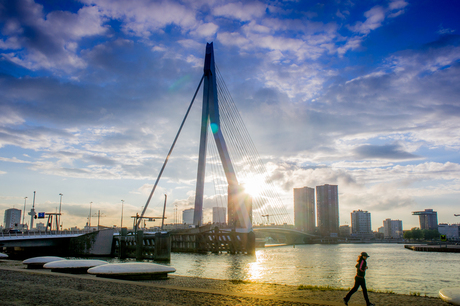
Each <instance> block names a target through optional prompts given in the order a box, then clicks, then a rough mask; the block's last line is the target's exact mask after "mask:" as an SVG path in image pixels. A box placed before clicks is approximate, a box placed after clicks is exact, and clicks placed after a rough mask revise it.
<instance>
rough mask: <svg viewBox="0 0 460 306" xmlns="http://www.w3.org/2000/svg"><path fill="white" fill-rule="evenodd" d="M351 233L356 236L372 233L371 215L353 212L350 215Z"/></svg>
mask: <svg viewBox="0 0 460 306" xmlns="http://www.w3.org/2000/svg"><path fill="white" fill-rule="evenodd" d="M351 232H352V233H353V234H356V235H358V236H360V235H366V234H370V233H372V226H371V213H369V212H367V211H363V210H354V211H353V212H352V213H351Z"/></svg>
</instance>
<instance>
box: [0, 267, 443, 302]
mask: <svg viewBox="0 0 460 306" xmlns="http://www.w3.org/2000/svg"><path fill="white" fill-rule="evenodd" d="M346 292H347V290H346V289H335V288H334V289H331V288H321V287H311V286H308V285H303V286H290V285H277V284H268V283H253V282H245V281H231V280H217V279H208V278H197V277H188V276H175V275H174V273H172V274H170V276H169V277H168V279H165V280H145V281H127V280H116V279H108V278H100V277H96V276H94V275H90V274H64V273H58V272H51V271H50V270H48V269H39V270H32V269H26V268H25V265H23V264H22V262H21V261H14V260H3V261H0V295H1V296H2V305H15V306H16V305H117V306H119V305H162V306H165V305H168V306H169V305H343V301H342V298H343V297H344V296H345V294H346ZM369 298H370V300H371V302H373V303H376V304H377V305H420V306H424V305H426V306H431V305H433V306H436V305H449V304H447V303H445V302H443V301H442V300H441V299H440V298H434V297H424V296H413V295H402V294H393V293H380V292H369ZM363 304H364V299H363V296H362V293H361V290H360V291H358V292H356V293H355V294H354V295H353V297H352V298H351V300H350V303H349V305H363Z"/></svg>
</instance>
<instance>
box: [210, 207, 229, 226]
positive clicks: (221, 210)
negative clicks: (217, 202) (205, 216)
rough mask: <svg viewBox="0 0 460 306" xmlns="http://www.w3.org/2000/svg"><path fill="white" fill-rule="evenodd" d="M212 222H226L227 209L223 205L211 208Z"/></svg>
mask: <svg viewBox="0 0 460 306" xmlns="http://www.w3.org/2000/svg"><path fill="white" fill-rule="evenodd" d="M212 223H227V209H226V208H225V207H213V208H212Z"/></svg>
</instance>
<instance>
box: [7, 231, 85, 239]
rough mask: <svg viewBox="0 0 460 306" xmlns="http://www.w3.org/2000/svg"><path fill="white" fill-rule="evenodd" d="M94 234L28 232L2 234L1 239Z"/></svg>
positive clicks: (78, 232)
mask: <svg viewBox="0 0 460 306" xmlns="http://www.w3.org/2000/svg"><path fill="white" fill-rule="evenodd" d="M91 232H93V231H92V230H79V231H67V230H64V231H28V232H24V233H22V232H14V233H11V232H8V233H4V232H1V236H0V237H1V238H3V239H7V238H10V239H11V238H33V237H43V236H68V235H80V234H81V235H82V234H87V233H91Z"/></svg>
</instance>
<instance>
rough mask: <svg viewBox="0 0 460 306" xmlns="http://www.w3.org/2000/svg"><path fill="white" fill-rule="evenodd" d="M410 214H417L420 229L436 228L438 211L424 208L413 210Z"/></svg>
mask: <svg viewBox="0 0 460 306" xmlns="http://www.w3.org/2000/svg"><path fill="white" fill-rule="evenodd" d="M412 215H416V216H419V219H420V229H422V230H424V229H428V230H431V229H438V213H437V212H436V211H433V210H432V209H425V210H424V211H413V212H412Z"/></svg>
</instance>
